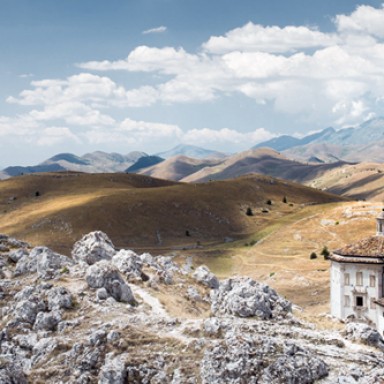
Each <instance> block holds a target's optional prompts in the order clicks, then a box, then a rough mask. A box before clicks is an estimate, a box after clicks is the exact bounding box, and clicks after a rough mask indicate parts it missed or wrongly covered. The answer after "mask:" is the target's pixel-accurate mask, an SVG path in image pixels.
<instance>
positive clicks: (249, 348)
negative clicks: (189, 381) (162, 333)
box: [200, 333, 329, 384]
mask: <svg viewBox="0 0 384 384" xmlns="http://www.w3.org/2000/svg"><path fill="white" fill-rule="evenodd" d="M328 371H329V369H328V367H327V365H326V364H325V363H324V362H323V361H322V360H321V359H319V358H317V357H316V356H314V355H313V354H312V353H310V352H309V351H306V350H304V349H302V348H299V347H297V346H296V345H294V344H288V343H284V342H277V341H275V340H273V339H271V338H268V337H260V336H256V337H251V336H249V335H239V334H235V333H228V334H227V336H226V337H225V339H224V340H220V341H215V342H213V343H212V344H211V345H210V346H208V348H206V350H205V353H204V358H203V361H202V363H201V371H200V372H201V378H202V383H204V384H208V383H209V384H221V383H231V384H237V383H247V384H248V383H250V384H257V383H298V384H311V383H313V382H315V381H316V380H318V379H321V378H323V377H326V376H327V375H328Z"/></svg>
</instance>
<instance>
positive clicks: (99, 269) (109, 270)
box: [85, 260, 137, 305]
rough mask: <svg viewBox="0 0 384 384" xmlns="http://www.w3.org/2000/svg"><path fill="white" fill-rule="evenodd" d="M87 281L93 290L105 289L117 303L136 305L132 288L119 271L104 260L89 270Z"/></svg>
mask: <svg viewBox="0 0 384 384" xmlns="http://www.w3.org/2000/svg"><path fill="white" fill-rule="evenodd" d="M85 278H86V281H87V284H88V286H89V287H91V288H105V290H106V291H107V293H108V294H109V295H110V296H112V297H113V298H114V299H115V300H116V301H121V302H124V303H129V304H131V305H136V304H137V303H136V300H135V298H134V297H133V293H132V291H131V288H129V286H128V284H127V283H126V282H125V281H124V280H123V278H122V277H121V275H120V273H119V271H118V269H117V268H116V267H114V266H113V265H111V263H110V262H108V261H106V260H102V261H99V262H97V263H96V264H94V265H91V266H90V267H89V268H88V269H87V273H86V277H85Z"/></svg>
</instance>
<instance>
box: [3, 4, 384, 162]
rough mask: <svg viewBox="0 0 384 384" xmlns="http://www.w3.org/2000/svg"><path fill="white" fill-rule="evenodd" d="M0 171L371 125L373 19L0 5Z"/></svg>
mask: <svg viewBox="0 0 384 384" xmlns="http://www.w3.org/2000/svg"><path fill="white" fill-rule="evenodd" d="M0 58H1V60H0V84H1V86H0V167H1V168H4V167H6V166H9V165H33V164H37V163H40V162H42V161H43V160H45V159H47V158H48V157H50V156H53V155H55V154H57V153H61V152H70V153H74V154H77V155H83V154H85V153H87V152H92V151H95V150H102V151H105V152H118V153H122V154H125V153H129V152H131V151H136V150H138V151H144V152H147V153H149V154H153V153H157V152H161V151H164V150H167V149H170V148H171V147H173V146H175V145H177V144H180V143H183V144H193V145H197V146H201V147H204V148H209V149H215V150H219V151H225V152H237V151H241V150H246V149H249V148H250V147H252V146H253V145H255V144H257V143H259V142H262V141H265V140H268V139H271V138H273V137H275V136H278V135H282V134H289V135H294V136H303V135H306V134H308V133H312V132H315V131H318V130H321V129H324V128H327V127H329V126H333V127H334V128H336V129H341V128H345V127H351V126H358V125H359V124H361V123H363V122H364V121H367V120H369V119H372V118H375V117H378V116H382V115H383V112H382V109H383V106H384V65H383V63H384V5H383V0H380V1H368V0H366V1H364V2H357V1H353V0H338V1H334V0H332V1H331V0H321V1H319V0H314V1H308V0H268V1H265V0H264V1H260V0H236V1H233V0H209V1H206V0H204V1H203V0H109V1H106V0H33V1H32V0H0Z"/></svg>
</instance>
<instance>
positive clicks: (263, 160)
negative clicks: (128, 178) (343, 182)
mask: <svg viewBox="0 0 384 384" xmlns="http://www.w3.org/2000/svg"><path fill="white" fill-rule="evenodd" d="M267 148H269V149H267ZM383 148H384V118H378V119H374V120H370V121H368V122H366V123H364V124H362V125H361V126H359V127H357V128H347V129H342V130H338V131H336V130H335V129H334V128H331V127H330V128H327V129H324V130H323V131H321V132H316V133H313V134H310V135H307V136H305V137H303V138H296V137H293V136H288V135H283V136H280V137H277V138H274V139H272V140H269V141H265V142H263V143H259V144H257V145H255V146H254V147H252V148H251V149H250V150H248V151H244V152H241V153H237V154H234V155H226V154H224V153H222V152H217V151H213V150H209V149H204V148H200V147H196V146H192V145H178V146H177V147H175V148H172V149H171V150H169V151H166V152H161V153H158V154H156V155H149V154H147V153H144V152H138V151H135V152H130V153H128V154H126V155H122V154H119V153H106V152H101V151H97V152H92V153H88V154H85V155H84V156H81V157H80V156H76V155H74V154H71V153H60V154H57V155H55V156H53V157H51V158H50V159H48V160H46V161H44V162H42V163H40V164H37V165H33V166H28V167H19V166H14V167H8V168H5V169H4V170H3V171H2V172H1V173H0V178H2V179H5V178H9V177H12V176H17V175H21V174H28V173H36V172H56V171H65V170H67V171H79V172H86V173H101V172H106V173H111V172H128V173H140V174H144V175H148V176H153V177H158V178H163V179H169V180H175V181H179V180H181V181H186V182H202V181H207V180H221V179H227V178H232V177H237V176H240V175H244V174H247V173H261V174H265V175H270V176H274V177H280V178H285V179H288V180H292V181H297V182H304V183H309V182H311V180H314V178H315V177H317V176H318V175H321V174H323V173H324V172H326V171H328V170H330V169H336V168H338V167H341V166H343V165H345V164H348V163H362V162H364V163H367V162H375V163H380V162H384V151H383ZM371 168H372V167H371Z"/></svg>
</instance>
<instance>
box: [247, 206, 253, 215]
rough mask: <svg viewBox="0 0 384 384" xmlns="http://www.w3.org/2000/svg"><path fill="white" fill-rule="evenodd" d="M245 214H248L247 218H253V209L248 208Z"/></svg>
mask: <svg viewBox="0 0 384 384" xmlns="http://www.w3.org/2000/svg"><path fill="white" fill-rule="evenodd" d="M245 214H246V215H247V216H253V211H252V208H250V207H248V208H247V211H246V212H245Z"/></svg>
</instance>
